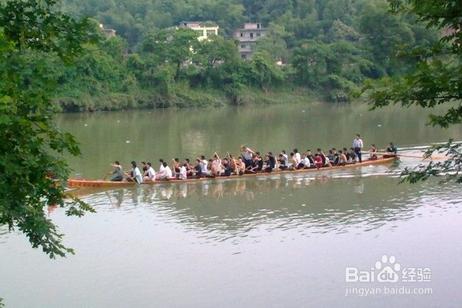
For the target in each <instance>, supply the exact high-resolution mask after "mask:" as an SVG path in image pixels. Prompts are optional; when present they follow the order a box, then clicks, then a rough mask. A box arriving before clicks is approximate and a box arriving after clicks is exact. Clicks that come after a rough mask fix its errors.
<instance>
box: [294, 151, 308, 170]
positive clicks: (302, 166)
mask: <svg viewBox="0 0 462 308" xmlns="http://www.w3.org/2000/svg"><path fill="white" fill-rule="evenodd" d="M310 166H311V163H310V160H309V158H308V157H307V156H306V155H305V154H303V158H302V159H301V161H300V163H299V164H298V166H297V169H305V168H306V169H308V168H309V167H310Z"/></svg>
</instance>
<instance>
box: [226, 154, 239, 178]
mask: <svg viewBox="0 0 462 308" xmlns="http://www.w3.org/2000/svg"><path fill="white" fill-rule="evenodd" d="M227 158H228V161H229V167H230V168H231V173H234V174H239V171H238V170H237V160H236V159H235V158H234V156H233V155H231V154H229V153H228V157H227Z"/></svg>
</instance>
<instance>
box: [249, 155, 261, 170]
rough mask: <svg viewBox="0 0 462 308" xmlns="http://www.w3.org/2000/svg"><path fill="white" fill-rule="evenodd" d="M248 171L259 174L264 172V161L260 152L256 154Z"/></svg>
mask: <svg viewBox="0 0 462 308" xmlns="http://www.w3.org/2000/svg"><path fill="white" fill-rule="evenodd" d="M246 170H247V171H249V172H250V173H257V172H261V171H262V170H263V159H262V158H261V156H260V152H255V155H254V158H253V160H252V164H251V165H250V167H248V168H247V169H246Z"/></svg>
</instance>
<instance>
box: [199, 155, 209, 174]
mask: <svg viewBox="0 0 462 308" xmlns="http://www.w3.org/2000/svg"><path fill="white" fill-rule="evenodd" d="M208 164H209V162H208V161H207V160H206V159H205V156H204V155H202V156H201V162H200V166H201V174H202V175H204V176H205V175H208V174H209V170H208V167H207V166H208Z"/></svg>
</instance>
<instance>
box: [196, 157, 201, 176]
mask: <svg viewBox="0 0 462 308" xmlns="http://www.w3.org/2000/svg"><path fill="white" fill-rule="evenodd" d="M194 173H195V174H196V176H198V177H201V176H202V161H201V159H200V158H199V157H198V158H196V165H195V166H194Z"/></svg>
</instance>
